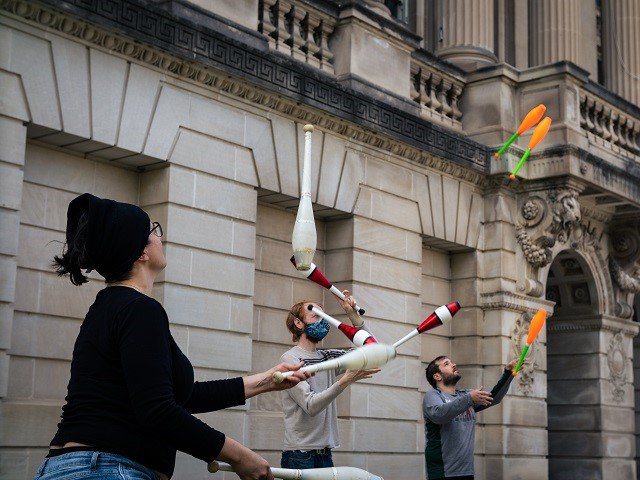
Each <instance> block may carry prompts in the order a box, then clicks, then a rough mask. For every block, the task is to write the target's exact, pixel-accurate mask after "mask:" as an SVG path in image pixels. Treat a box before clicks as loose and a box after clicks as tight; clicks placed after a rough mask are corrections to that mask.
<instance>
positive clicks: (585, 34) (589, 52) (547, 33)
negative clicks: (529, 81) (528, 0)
mask: <svg viewBox="0 0 640 480" xmlns="http://www.w3.org/2000/svg"><path fill="white" fill-rule="evenodd" d="M529 29H530V48H531V51H530V56H529V63H530V66H532V67H534V66H537V65H545V64H548V63H554V62H559V61H562V60H568V61H570V62H573V63H575V64H576V65H578V66H580V67H582V68H584V69H585V70H587V71H588V72H589V73H590V74H591V76H592V78H595V75H596V74H597V63H596V43H595V42H596V30H595V29H596V16H595V2H583V1H582V0H539V1H537V2H535V3H533V4H532V6H531V8H530V9H529Z"/></svg>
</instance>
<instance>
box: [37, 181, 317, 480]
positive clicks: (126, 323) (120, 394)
mask: <svg viewBox="0 0 640 480" xmlns="http://www.w3.org/2000/svg"><path fill="white" fill-rule="evenodd" d="M161 236H162V227H161V226H160V224H159V223H157V222H154V223H151V221H150V219H149V216H148V215H147V214H146V213H145V212H144V211H143V210H142V209H140V208H139V207H137V206H135V205H129V204H126V203H119V202H115V201H113V200H107V199H101V198H97V197H95V196H93V195H90V194H88V193H85V194H83V195H80V196H79V197H77V198H75V199H74V200H73V201H72V202H71V203H70V204H69V209H68V211H67V232H66V245H65V250H64V252H63V254H62V256H60V257H58V256H56V257H55V260H54V262H55V263H54V265H55V267H56V271H57V272H58V274H59V275H66V274H69V276H70V278H71V283H73V284H74V285H82V284H83V283H85V282H87V281H88V280H87V277H86V276H85V275H84V274H83V270H85V273H88V272H89V271H91V270H96V271H97V272H98V273H100V274H101V275H102V276H103V277H104V278H105V280H106V283H107V287H106V288H104V289H103V290H101V291H100V292H99V293H98V295H97V296H96V300H95V302H94V303H93V305H91V307H90V308H89V312H88V313H87V315H86V317H85V319H84V321H83V323H82V326H81V328H80V333H79V334H78V338H77V339H76V343H75V346H74V349H73V358H72V361H71V379H70V381H69V386H68V390H67V397H66V404H65V405H64V407H63V408H62V421H61V422H60V423H59V424H58V431H57V433H56V434H55V436H54V438H53V440H52V441H51V449H50V451H49V454H48V455H47V458H45V460H44V461H43V463H42V464H41V465H40V468H39V469H38V472H37V474H36V477H35V478H36V479H37V480H49V479H63V480H64V479H69V480H70V479H74V480H75V479H84V478H96V479H97V478H100V479H106V480H110V479H119V480H122V479H125V480H129V479H132V480H143V479H144V480H157V479H168V478H170V477H171V475H172V474H173V470H174V466H175V456H176V450H180V451H183V452H186V453H188V454H190V455H192V456H194V457H196V458H199V459H201V460H204V461H205V462H211V461H213V460H215V459H219V460H222V461H225V462H229V463H231V465H233V467H234V468H235V470H236V472H237V473H238V475H239V477H240V478H242V479H247V480H249V479H250V480H254V479H272V478H273V476H272V474H271V472H270V471H269V465H268V463H267V462H266V460H264V459H263V458H262V457H260V456H259V455H258V454H256V453H254V452H253V451H251V450H249V449H248V448H246V447H244V446H242V445H241V444H240V443H238V442H236V441H235V440H233V439H231V438H229V437H226V436H225V435H224V434H223V433H221V432H219V431H217V430H215V429H213V428H211V427H209V426H208V425H207V424H205V423H204V422H202V421H200V420H199V419H197V418H196V417H194V416H193V415H192V414H194V413H204V412H210V411H214V410H220V409H223V408H227V407H232V406H236V405H243V404H244V403H245V400H246V399H247V398H250V397H252V396H254V395H257V394H259V393H262V392H267V391H272V390H281V389H285V388H290V387H292V386H294V385H295V384H297V383H298V382H299V381H301V380H304V379H306V378H307V377H308V374H303V373H299V372H298V373H296V374H295V375H294V376H293V377H291V380H290V381H289V382H287V383H283V384H282V385H276V384H274V383H273V382H272V380H271V378H272V374H273V373H274V372H275V371H276V370H278V371H282V372H284V371H287V370H297V369H299V368H300V367H301V366H302V364H299V365H290V364H280V365H278V366H276V367H274V368H272V369H271V370H268V371H266V372H264V373H261V374H256V375H251V376H247V377H242V378H241V377H238V378H231V379H228V380H215V381H208V382H194V376H193V367H192V366H191V363H190V362H189V360H188V359H187V357H186V356H185V355H184V354H183V353H182V352H181V351H180V348H178V345H177V344H176V342H175V341H174V339H173V337H172V336H171V332H170V330H169V320H168V318H167V314H166V312H165V310H164V308H163V307H162V305H161V304H160V303H158V302H157V301H156V300H154V299H153V298H151V296H150V295H151V290H152V288H153V282H154V280H155V278H156V276H157V275H158V274H159V273H160V272H161V271H162V270H163V269H164V267H165V266H166V260H165V257H164V253H163V251H162V242H161V240H160V237H161Z"/></svg>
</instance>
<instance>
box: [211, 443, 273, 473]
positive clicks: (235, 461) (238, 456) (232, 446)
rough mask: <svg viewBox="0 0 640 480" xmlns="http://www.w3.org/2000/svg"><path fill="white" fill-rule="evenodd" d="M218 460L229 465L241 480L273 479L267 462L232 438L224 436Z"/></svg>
mask: <svg viewBox="0 0 640 480" xmlns="http://www.w3.org/2000/svg"><path fill="white" fill-rule="evenodd" d="M218 460H222V461H223V462H227V463H228V464H229V465H231V466H232V467H233V470H234V471H235V472H236V474H237V475H238V476H239V477H240V478H241V479H242V480H273V474H272V473H271V468H270V467H269V463H268V462H267V461H266V460H265V459H264V458H262V457H261V456H260V455H258V454H257V453H256V452H254V451H252V450H250V449H248V448H247V447H245V446H244V445H242V444H241V443H239V442H236V441H235V440H234V439H233V438H229V437H226V438H225V441H224V446H223V447H222V450H221V451H220V455H218Z"/></svg>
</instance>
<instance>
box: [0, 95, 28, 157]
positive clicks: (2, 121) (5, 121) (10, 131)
mask: <svg viewBox="0 0 640 480" xmlns="http://www.w3.org/2000/svg"><path fill="white" fill-rule="evenodd" d="M6 93H7V92H5V94H6ZM2 103H3V100H2V97H0V104H2ZM26 137H27V127H25V126H24V125H23V123H22V122H21V121H19V120H15V119H13V118H7V117H0V160H2V161H3V162H7V163H13V164H15V165H19V166H22V165H24V151H25V139H26Z"/></svg>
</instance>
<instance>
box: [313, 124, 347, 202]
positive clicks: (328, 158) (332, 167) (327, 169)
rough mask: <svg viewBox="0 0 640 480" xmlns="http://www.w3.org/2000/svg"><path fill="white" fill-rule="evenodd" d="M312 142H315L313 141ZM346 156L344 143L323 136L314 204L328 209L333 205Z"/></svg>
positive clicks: (326, 135)
mask: <svg viewBox="0 0 640 480" xmlns="http://www.w3.org/2000/svg"><path fill="white" fill-rule="evenodd" d="M314 141H316V140H315V139H314ZM346 154H347V150H346V142H345V141H344V140H342V139H341V138H338V137H335V136H333V135H329V134H327V133H325V134H324V143H323V145H322V169H321V171H320V174H319V175H320V176H319V178H318V194H317V197H316V202H317V203H318V204H319V205H325V206H328V207H333V206H334V205H335V203H336V198H337V196H338V187H339V186H340V177H341V176H342V169H343V167H344V161H345V157H346Z"/></svg>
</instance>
